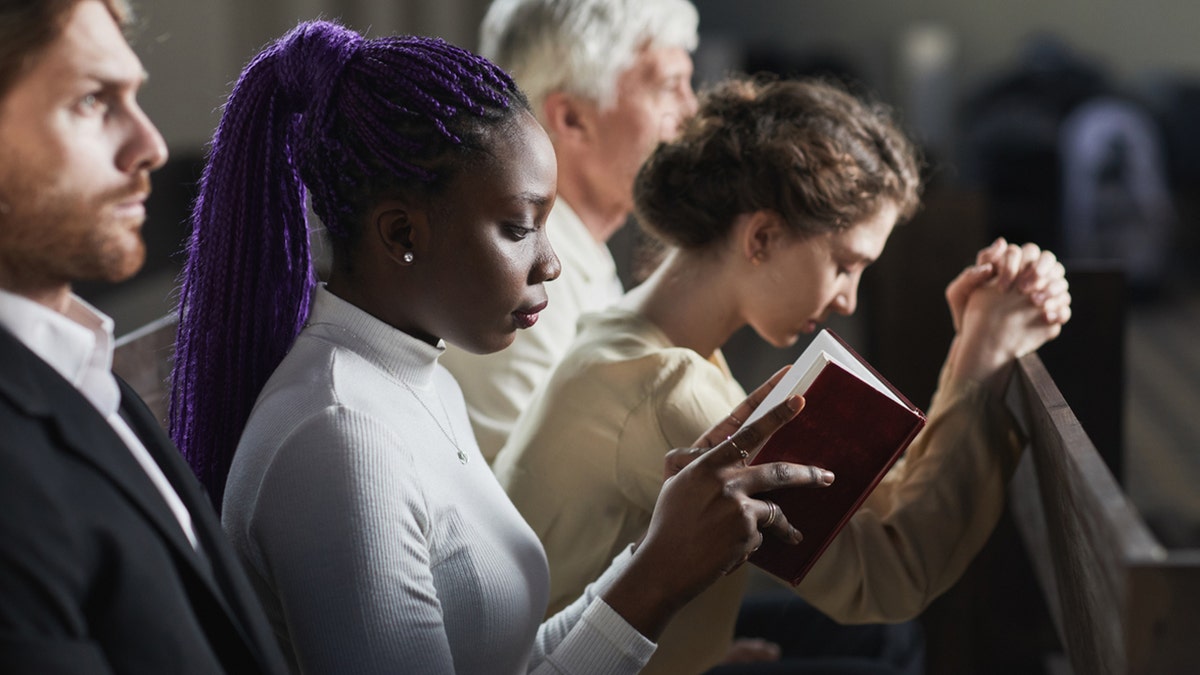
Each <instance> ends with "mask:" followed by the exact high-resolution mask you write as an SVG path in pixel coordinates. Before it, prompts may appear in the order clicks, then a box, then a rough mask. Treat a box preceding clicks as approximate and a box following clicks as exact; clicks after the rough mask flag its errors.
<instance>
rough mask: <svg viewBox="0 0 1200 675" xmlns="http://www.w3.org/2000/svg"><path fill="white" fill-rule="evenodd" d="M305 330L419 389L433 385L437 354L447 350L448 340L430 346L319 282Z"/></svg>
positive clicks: (439, 354)
mask: <svg viewBox="0 0 1200 675" xmlns="http://www.w3.org/2000/svg"><path fill="white" fill-rule="evenodd" d="M304 333H307V334H310V335H313V336H318V337H322V336H324V337H327V338H328V339H330V340H332V341H334V342H337V343H339V344H343V345H345V346H347V347H349V348H350V349H352V350H354V351H355V352H356V353H357V354H359V355H360V356H362V357H363V358H365V359H367V360H368V361H370V362H371V363H373V364H374V365H375V366H376V367H378V368H379V369H380V370H382V371H384V372H386V373H389V374H391V375H392V376H393V377H396V378H399V379H400V380H403V381H405V382H407V383H409V385H411V386H413V387H416V388H420V389H427V388H430V387H432V386H433V375H434V372H435V370H436V369H437V361H438V357H440V356H441V355H442V352H444V351H446V343H445V342H443V341H441V340H439V341H438V343H437V345H431V344H429V343H427V342H425V341H424V340H420V339H418V338H415V337H413V336H411V335H409V334H408V333H405V332H404V331H402V330H399V329H397V328H394V327H392V326H390V325H388V324H386V323H384V322H383V321H380V320H379V319H377V318H375V317H374V316H372V315H371V314H369V313H367V312H365V311H363V310H362V309H361V308H359V307H358V306H356V305H353V304H351V303H349V302H346V301H345V300H343V299H341V298H339V297H338V296H336V295H334V294H333V293H330V292H329V291H328V290H327V289H326V288H325V284H319V285H318V286H317V288H316V292H315V293H314V294H313V304H312V310H311V311H310V312H309V316H308V324H307V326H306V327H305V330H304ZM302 335H303V334H302Z"/></svg>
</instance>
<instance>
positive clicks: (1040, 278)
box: [946, 237, 1071, 333]
mask: <svg viewBox="0 0 1200 675" xmlns="http://www.w3.org/2000/svg"><path fill="white" fill-rule="evenodd" d="M986 283H994V284H995V285H997V286H1000V287H1001V288H1003V289H1009V288H1016V289H1017V290H1018V291H1020V292H1021V293H1023V294H1024V295H1025V296H1026V297H1028V298H1029V301H1030V302H1032V303H1033V304H1034V305H1036V306H1037V307H1039V308H1040V309H1041V310H1042V315H1043V317H1044V318H1045V319H1046V321H1047V322H1048V323H1058V324H1059V325H1060V326H1061V325H1062V324H1064V323H1066V322H1067V320H1069V319H1070V318H1071V314H1070V312H1071V307H1070V305H1071V301H1070V294H1069V293H1067V280H1066V270H1065V269H1064V268H1063V266H1062V263H1060V262H1059V261H1058V259H1057V258H1056V257H1055V256H1054V254H1053V253H1051V252H1050V251H1043V250H1041V249H1040V248H1038V246H1037V245H1036V244H1025V245H1024V246H1017V245H1015V244H1009V243H1008V242H1006V241H1005V240H1004V238H1003V237H1000V238H998V239H996V241H994V242H992V244H991V245H990V246H988V247H987V248H985V249H983V250H981V251H980V252H979V253H978V254H977V255H976V256H975V265H973V266H971V267H968V268H966V269H965V270H963V271H962V273H961V274H959V275H958V277H957V278H956V279H955V280H954V281H952V282H950V285H949V286H947V287H946V302H947V304H949V305H950V316H951V318H952V319H953V321H954V330H955V332H956V333H957V332H958V331H960V330H961V329H962V315H963V311H964V310H965V309H966V306H967V299H968V298H970V297H971V293H972V292H974V291H975V290H976V289H977V288H980V287H981V286H983V285H984V284H986Z"/></svg>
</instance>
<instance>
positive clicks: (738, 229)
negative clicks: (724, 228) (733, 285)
mask: <svg viewBox="0 0 1200 675" xmlns="http://www.w3.org/2000/svg"><path fill="white" fill-rule="evenodd" d="M738 219H739V220H740V221H741V222H739V223H737V224H736V225H735V226H734V232H735V233H736V235H735V236H737V237H738V240H739V248H740V250H741V253H742V256H743V258H745V260H746V261H747V262H748V263H750V264H751V265H760V264H762V263H764V262H766V261H767V260H769V259H770V257H771V255H772V254H774V253H775V251H776V249H777V248H778V247H779V244H780V243H781V242H782V241H783V238H784V237H785V236H786V235H787V228H786V227H785V226H784V223H783V217H782V216H780V215H779V214H778V213H776V212H774V211H768V210H763V211H754V212H753V213H746V214H742V215H741V216H738Z"/></svg>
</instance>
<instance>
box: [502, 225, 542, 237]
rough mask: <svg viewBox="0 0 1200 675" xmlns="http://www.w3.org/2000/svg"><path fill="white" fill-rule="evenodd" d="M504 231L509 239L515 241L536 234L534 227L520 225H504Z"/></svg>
mask: <svg viewBox="0 0 1200 675" xmlns="http://www.w3.org/2000/svg"><path fill="white" fill-rule="evenodd" d="M504 229H505V230H506V231H507V232H508V235H509V236H510V237H512V238H513V239H515V240H517V241H520V240H522V239H524V238H525V237H528V236H529V235H531V234H533V233H534V232H537V228H536V227H530V226H529V225H522V224H520V223H504Z"/></svg>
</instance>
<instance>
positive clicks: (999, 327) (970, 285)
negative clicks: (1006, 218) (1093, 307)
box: [946, 238, 1071, 390]
mask: <svg viewBox="0 0 1200 675" xmlns="http://www.w3.org/2000/svg"><path fill="white" fill-rule="evenodd" d="M946 302H947V304H949V306H950V315H951V318H952V319H953V321H954V329H955V341H954V344H953V345H952V347H951V355H950V360H949V364H950V368H951V374H952V376H954V377H960V378H967V379H971V380H976V381H980V382H990V383H992V384H993V385H994V386H995V388H996V389H997V390H999V389H1001V388H1002V386H1003V382H1004V381H1005V378H1003V377H997V374H998V373H1003V372H1004V371H1005V368H1006V367H1007V366H1010V365H1011V364H1012V362H1013V360H1014V359H1016V358H1018V357H1021V356H1024V355H1025V354H1028V353H1030V352H1033V351H1036V350H1037V349H1038V348H1039V347H1041V346H1042V345H1043V344H1045V343H1046V342H1049V341H1050V340H1053V339H1054V338H1056V337H1058V335H1059V333H1060V332H1061V331H1062V327H1063V325H1064V324H1066V323H1067V321H1069V320H1070V318H1071V294H1070V291H1069V285H1068V283H1067V280H1066V272H1065V270H1064V268H1063V265H1062V263H1060V262H1059V261H1058V259H1057V258H1056V257H1055V256H1054V254H1053V253H1051V252H1050V251H1043V250H1041V249H1040V248H1039V247H1038V246H1037V245H1035V244H1025V245H1023V246H1017V245H1015V244H1009V243H1008V242H1006V241H1005V240H1004V239H1003V238H999V239H997V240H996V241H994V242H993V243H992V244H991V245H990V246H988V247H987V248H984V249H983V250H981V251H980V252H979V253H978V255H977V256H976V260H975V265H974V266H972V267H968V268H967V269H965V270H963V272H962V273H961V274H959V275H958V277H957V278H955V279H954V281H952V282H950V285H949V286H947V287H946Z"/></svg>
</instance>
